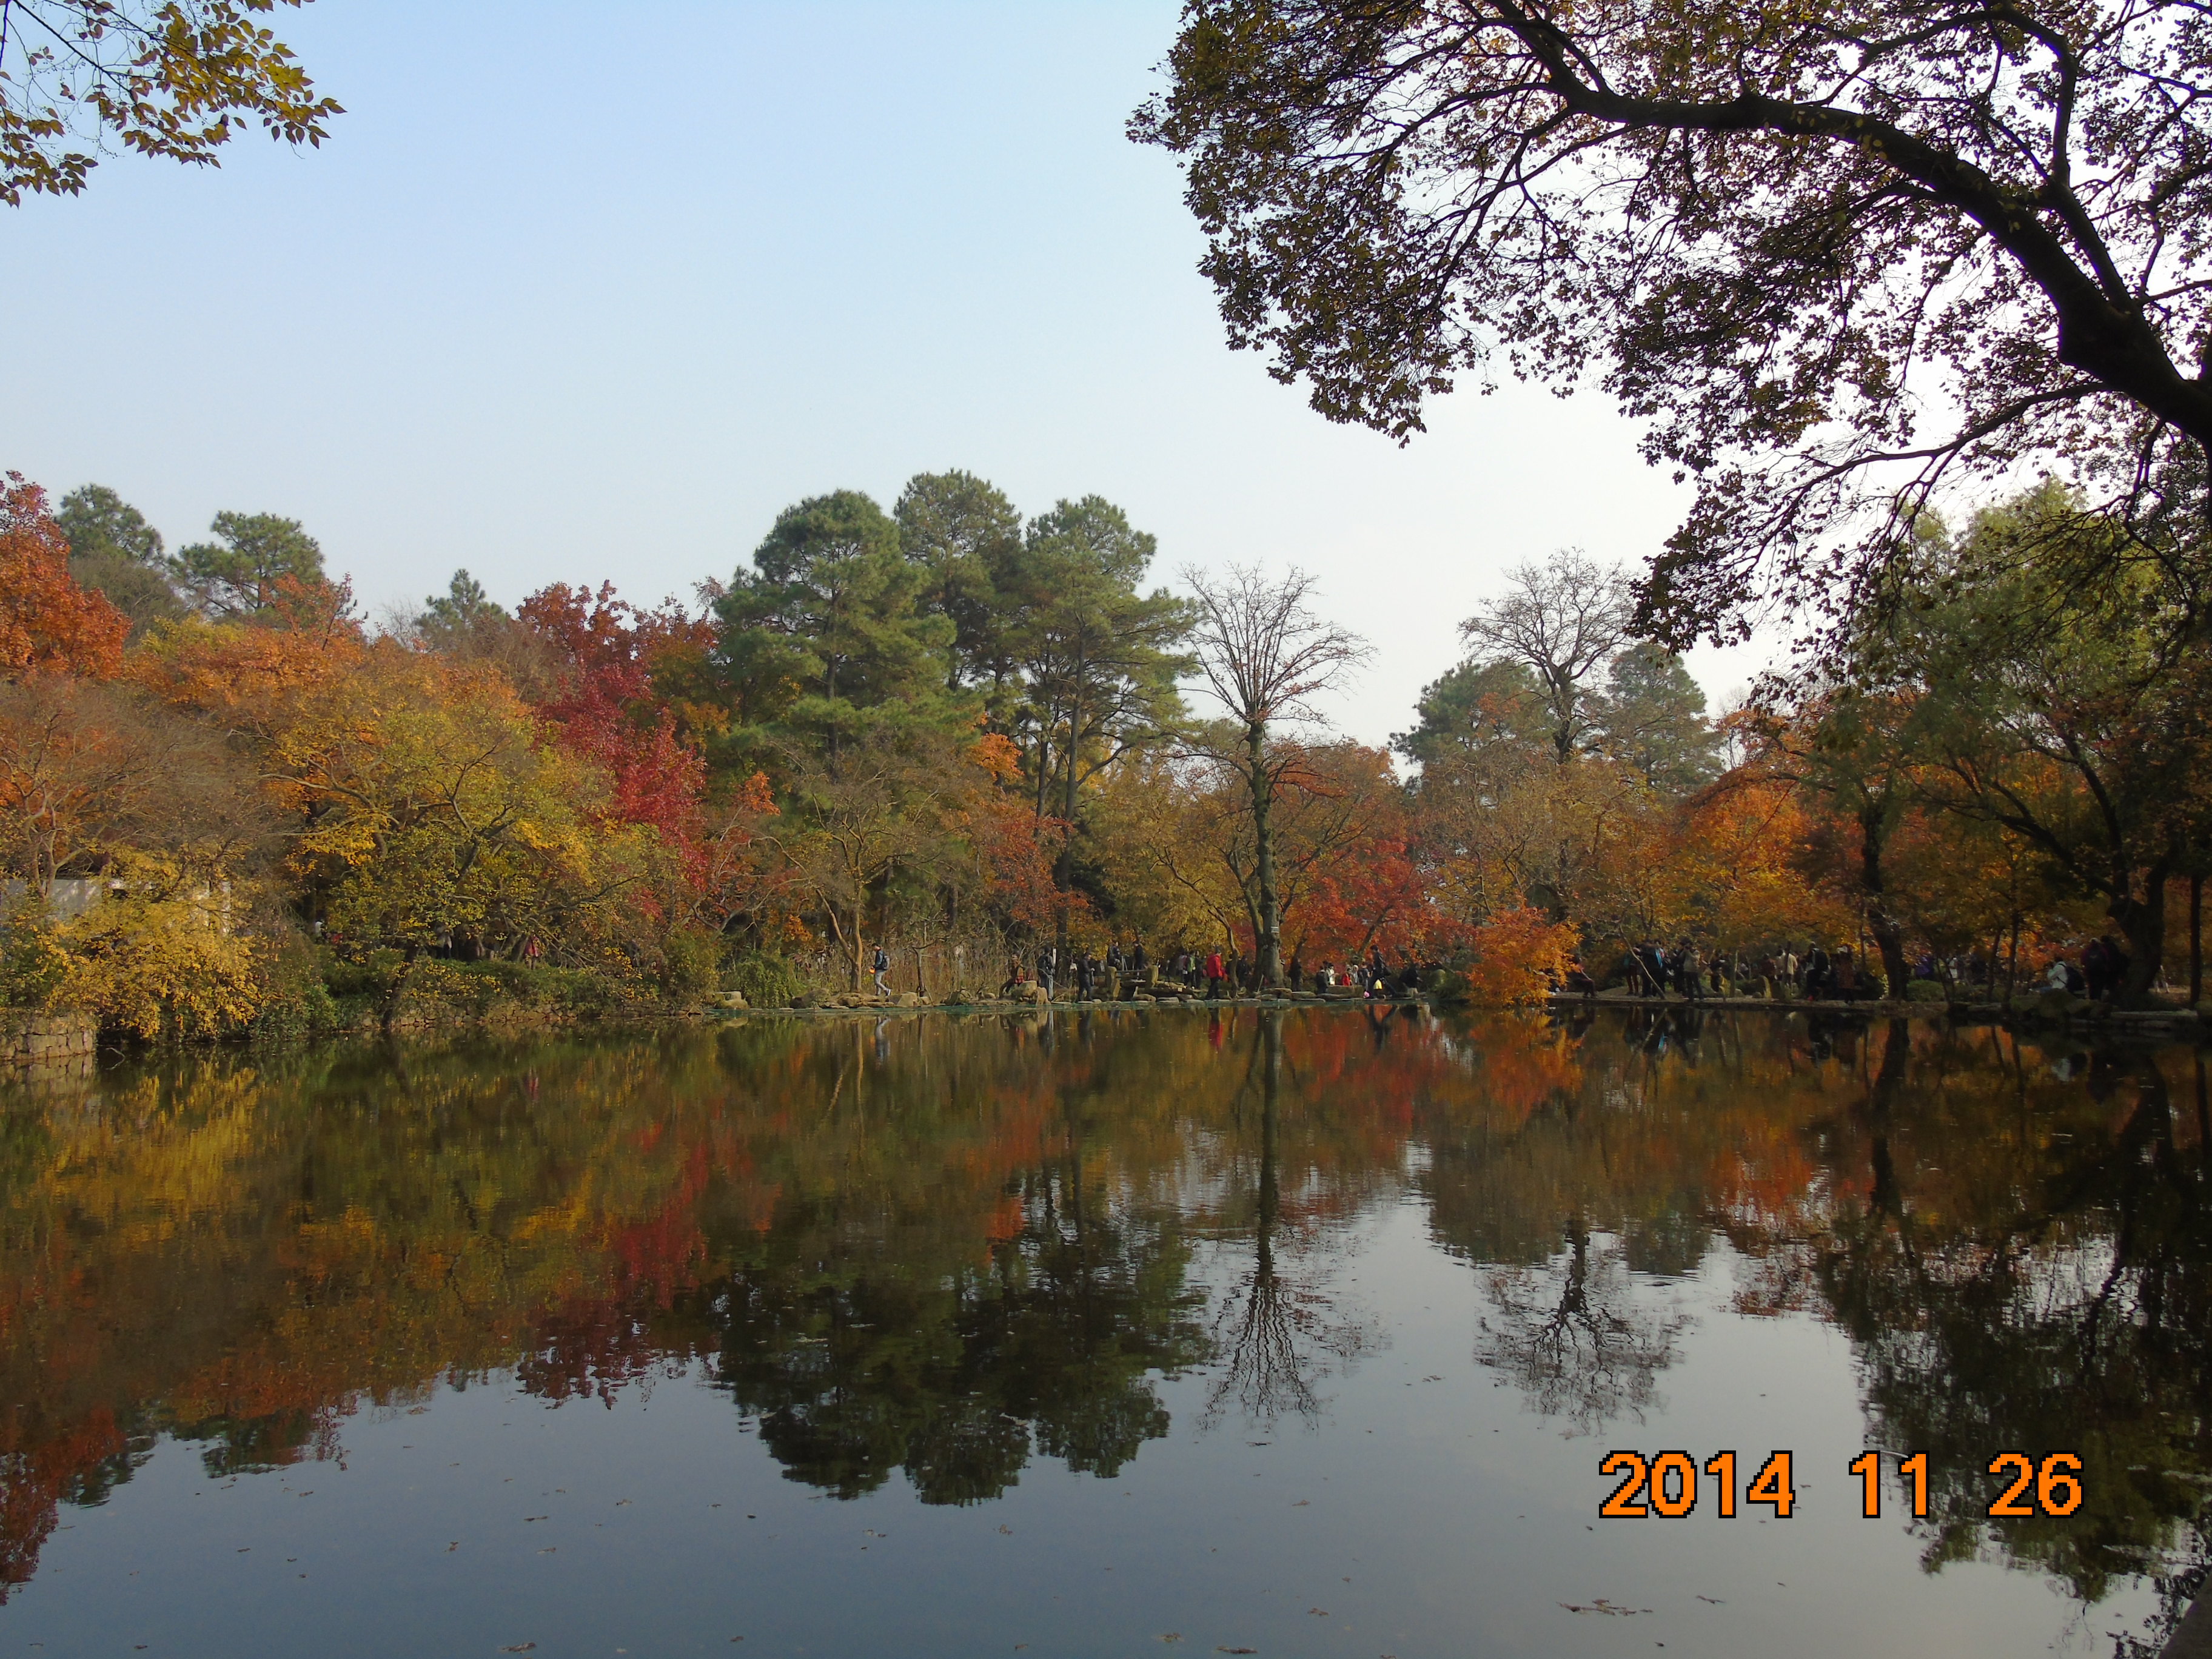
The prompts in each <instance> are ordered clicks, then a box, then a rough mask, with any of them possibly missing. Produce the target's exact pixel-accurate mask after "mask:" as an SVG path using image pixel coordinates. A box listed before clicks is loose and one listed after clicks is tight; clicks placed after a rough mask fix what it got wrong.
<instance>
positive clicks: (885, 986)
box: [873, 945, 891, 997]
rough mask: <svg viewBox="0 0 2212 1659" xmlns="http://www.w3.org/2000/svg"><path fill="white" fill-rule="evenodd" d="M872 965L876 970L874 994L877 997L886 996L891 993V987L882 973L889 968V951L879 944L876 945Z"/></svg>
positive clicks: (886, 972)
mask: <svg viewBox="0 0 2212 1659" xmlns="http://www.w3.org/2000/svg"><path fill="white" fill-rule="evenodd" d="M873 966H874V968H875V970H876V994H877V995H878V996H879V997H887V996H889V995H890V994H891V987H890V981H888V980H886V979H885V978H884V975H886V974H888V973H890V970H891V953H890V951H886V950H884V947H883V946H882V945H878V946H876V959H875V962H874V963H873Z"/></svg>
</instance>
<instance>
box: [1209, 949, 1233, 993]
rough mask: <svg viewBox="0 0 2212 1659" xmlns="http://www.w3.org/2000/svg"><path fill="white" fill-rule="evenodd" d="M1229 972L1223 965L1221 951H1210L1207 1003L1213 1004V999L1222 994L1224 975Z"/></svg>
mask: <svg viewBox="0 0 2212 1659" xmlns="http://www.w3.org/2000/svg"><path fill="white" fill-rule="evenodd" d="M1227 971H1228V969H1225V968H1224V967H1223V966H1222V965H1221V952H1220V951H1207V952H1206V1000H1207V1001H1209V1002H1211V1001H1212V1000H1213V999H1215V998H1216V997H1218V996H1219V995H1220V994H1221V979H1222V975H1224V974H1225V973H1226V972H1227Z"/></svg>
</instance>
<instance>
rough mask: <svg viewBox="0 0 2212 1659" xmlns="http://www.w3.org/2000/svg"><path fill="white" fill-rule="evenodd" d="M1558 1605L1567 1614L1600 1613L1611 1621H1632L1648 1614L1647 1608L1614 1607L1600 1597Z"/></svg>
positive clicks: (1564, 1602) (1648, 1609)
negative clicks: (1594, 1599) (1593, 1599)
mask: <svg viewBox="0 0 2212 1659" xmlns="http://www.w3.org/2000/svg"><path fill="white" fill-rule="evenodd" d="M1559 1605H1560V1606H1561V1607H1565V1609H1566V1610H1567V1611H1568V1612H1569V1613H1604V1614H1605V1615H1607V1617H1608V1618H1612V1619H1633V1618H1634V1617H1635V1616H1636V1615H1637V1614H1638V1613H1649V1612H1650V1611H1651V1609H1650V1608H1649V1607H1615V1606H1614V1605H1613V1603H1612V1602H1610V1601H1607V1600H1606V1599H1605V1597H1603V1596H1602V1595H1601V1596H1599V1597H1598V1598H1597V1600H1596V1601H1589V1602H1581V1601H1562V1602H1560V1603H1559Z"/></svg>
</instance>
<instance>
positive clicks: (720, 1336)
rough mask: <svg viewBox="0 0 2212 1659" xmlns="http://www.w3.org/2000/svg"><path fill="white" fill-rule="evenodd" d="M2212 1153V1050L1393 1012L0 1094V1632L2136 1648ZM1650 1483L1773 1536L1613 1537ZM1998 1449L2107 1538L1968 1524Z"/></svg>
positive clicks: (840, 1030) (50, 1648) (203, 1650)
mask: <svg viewBox="0 0 2212 1659" xmlns="http://www.w3.org/2000/svg"><path fill="white" fill-rule="evenodd" d="M2207 1112H2208V1109H2207V1102H2206V1085H2205V1073H2204V1069H2203V1060H2202V1057H2201V1056H2200V1055H2198V1054H2194V1053H2192V1052H2191V1051H2189V1050H2186V1049H2179V1048H2175V1049H2169V1050H2165V1051H2161V1052H2156V1053H2153V1052H2148V1051H2144V1052H2116V1053H2109V1054H2093V1053H2090V1052H2088V1051H2087V1050H2083V1049H2079V1048H2063V1047H2053V1048H2045V1049H2038V1048H2034V1047H2033V1046H2030V1045H2026V1044H2016V1043H2015V1042H2014V1041H2013V1040H2012V1039H2011V1038H2009V1037H2007V1036H1998V1035H1995V1034H1991V1033H1986V1032H1952V1031H1949V1030H1944V1029H1941V1028H1937V1027H1934V1026H1912V1027H1908V1026H1906V1025H1905V1024H1901V1023H1900V1024H1875V1025H1874V1026H1872V1027H1870V1028H1856V1027H1850V1026H1836V1027H1830V1028H1826V1029H1822V1028H1820V1027H1818V1026H1813V1025H1808V1024H1807V1023H1806V1022H1805V1021H1804V1020H1802V1019H1796V1020H1790V1021H1784V1020H1782V1019H1778V1018H1764V1017H1761V1018H1743V1019H1741V1020H1735V1021H1731V1020H1728V1019H1718V1018H1717V1019H1711V1020H1708V1021H1706V1022H1705V1024H1703V1025H1702V1026H1701V1027H1697V1028H1692V1027H1690V1026H1688V1025H1687V1024H1683V1023H1679V1022H1676V1023H1669V1022H1665V1021H1662V1022H1660V1023H1642V1024H1628V1023H1625V1022H1623V1021H1621V1020H1619V1019H1601V1020H1600V1021H1599V1022H1598V1023H1596V1024H1592V1025H1590V1026H1589V1027H1588V1028H1587V1029H1580V1030H1570V1029H1566V1028H1562V1027H1559V1026H1554V1025H1549V1024H1545V1023H1543V1022H1541V1021H1539V1020H1534V1019H1527V1020H1522V1019H1500V1020H1495V1021H1490V1022H1477V1023H1473V1024H1468V1023H1458V1022H1454V1021H1450V1020H1446V1021H1443V1022H1437V1021H1435V1020H1431V1019H1421V1018H1412V1017H1409V1016H1404V1015H1401V1016H1397V1017H1393V1018H1388V1019H1383V1018H1370V1017H1369V1016H1368V1015H1367V1014H1365V1013H1364V1012H1360V1011H1357V1010H1352V1011H1327V1012H1323V1011H1315V1012H1307V1013H1298V1014H1294V1015H1291V1016H1287V1017H1285V1016H1282V1015H1262V1014H1260V1013H1257V1012H1251V1011H1245V1012H1239V1013H1237V1014H1235V1015H1233V1016H1230V1015H1225V1016H1222V1017H1220V1018H1210V1017H1209V1016H1208V1015H1207V1014H1206V1013H1205V1012H1175V1013H1168V1014H1158V1015H1153V1016H1150V1017H1146V1018H1139V1017H1137V1016H1135V1015H1119V1016H1114V1015H1104V1014H1099V1015H1092V1016H1089V1017H1076V1018H1068V1017H1065V1016H1063V1017H1060V1018H1057V1019H1054V1020H1053V1021H1050V1022H1046V1021H1043V1020H1034V1021H1032V1020H1021V1021H1016V1020H1011V1019H999V1018H973V1019H967V1020H957V1019H952V1018H929V1019H909V1020H902V1021H890V1022H885V1023H884V1024H863V1023H850V1024H798V1023H795V1022H791V1023H769V1022H761V1023H757V1024H744V1025H732V1026H725V1027H719V1028H712V1029H707V1030H681V1031H671V1032H666V1033H658V1034H653V1035H647V1036H603V1037H592V1038H582V1039H572V1040H563V1041H559V1042H528V1043H492V1042H472V1043H468V1044H463V1045H458V1046H447V1047H421V1046H417V1047H410V1048H401V1049H397V1050H392V1049H381V1048H360V1049H356V1050H336V1051H326V1052H321V1053H317V1054H308V1055H301V1056H293V1057H283V1056H278V1057H270V1056H258V1057H252V1056H246V1055H240V1054H224V1055H216V1056H211V1057H196V1058H192V1059H188V1060H181V1061H171V1062H168V1063H166V1064H162V1065H156V1066H134V1067H124V1068H119V1069H108V1070H103V1071H101V1072H100V1073H98V1074H97V1075H96V1076H94V1077H90V1078H79V1079H64V1080H48V1081H45V1082H33V1083H28V1084H22V1083H17V1084H10V1085H5V1086H4V1087H0V1192H4V1211H0V1215H4V1231H0V1367H4V1369H0V1412H4V1418H0V1590H4V1592H5V1605H4V1606H0V1654H6V1653H18V1652H20V1653H27V1652H30V1651H33V1650H37V1651H40V1652H41V1653H43V1654H46V1655H64V1654H118V1655H129V1654H132V1653H136V1652H138V1651H141V1650H143V1651H144V1652H146V1653H148V1654H149V1655H154V1656H187V1655H218V1654H220V1655H226V1656H227V1655H236V1654H243V1653H285V1652H301V1653H313V1654H316V1655H322V1656H339V1655H354V1654H360V1655H377V1656H388V1655H393V1654H436V1655H447V1654H450V1655H461V1656H471V1655H482V1656H492V1655H495V1654H499V1653H501V1652H513V1651H526V1652H534V1653H536V1654H539V1655H542V1656H545V1659H564V1656H570V1655H578V1656H584V1655H589V1656H603V1655H614V1654H623V1653H629V1654H636V1655H653V1654H683V1653H729V1652H738V1653H743V1654H746V1655H762V1654H805V1655H842V1654H902V1655H905V1654H913V1655H933V1654H947V1655H951V1654H960V1655H969V1654H990V1653H1000V1654H1009V1655H1010V1654H1013V1653H1016V1652H1021V1653H1024V1654H1028V1655H1032V1656H1036V1659H1045V1656H1054V1655H1105V1654H1124V1655H1127V1654H1145V1653H1155V1652H1159V1651H1162V1650H1163V1649H1165V1650H1169V1651H1179V1652H1183V1653H1192V1654H1212V1653H1216V1652H1229V1653H1244V1652H1250V1653H1256V1654H1261V1655H1279V1656H1295V1655H1316V1656H1319V1655H1328V1656H1353V1659H1361V1656H1378V1655H1383V1656H1398V1659H1413V1656H1416V1655H1421V1656H1427V1655H1454V1656H1456V1655H1492V1654H1496V1655H1518V1654H1528V1655H1547V1656H1548V1655H1583V1654H1588V1655H1629V1654H1633V1655H1646V1656H1648V1655H1652V1654H1656V1653H1657V1652H1658V1651H1659V1650H1661V1649H1662V1647H1663V1648H1664V1649H1666V1650H1668V1653H1669V1656H1670V1659H1671V1656H1672V1655H1673V1654H1676V1653H1680V1654H1696V1655H1770V1654H1774V1653H1779V1652H1790V1653H1794V1654H1807V1655H1826V1654H1834V1655H1844V1654H1854V1655H1856V1654H1864V1653H1868V1652H1923V1653H1931V1654H1940V1655H1945V1656H1966V1655H1978V1654H1990V1655H1999V1654H2002V1655H2027V1654H2035V1653H2039V1652H2043V1651H2045V1650H2057V1651H2060V1652H2066V1653H2096V1654H2106V1653H2115V1652H2118V1653H2122V1654H2129V1653H2135V1652H2138V1651H2142V1650H2148V1649H2154V1647H2155V1645H2156V1643H2157V1642H2158V1640H2159V1639H2160V1636H2161V1634H2162V1632H2163V1631H2164V1630H2165V1628H2166V1626H2167V1624H2168V1623H2169V1622H2170V1620H2172V1618H2173V1617H2174V1616H2175V1613H2176V1611H2177V1610H2178V1608H2179V1607H2180V1606H2182V1605H2184V1604H2185V1602H2186V1600H2187V1598H2188V1596H2189V1595H2190V1594H2191V1592H2192V1591H2193V1589H2194V1588H2195V1586H2196V1583H2197V1580H2198V1579H2199V1578H2200V1577H2202V1576H2203V1571H2204V1565H2205V1562H2206V1560H2207V1559H2208V1550H2207V1546H2206V1544H2205V1542H2204V1539H2203V1534H2202V1533H2201V1532H2200V1530H2199V1523H2198V1514H2199V1510H2200V1506H2201V1504H2203V1501H2204V1499H2205V1498H2206V1494H2207V1492H2208V1490H2212V1444H2208V1429H2209V1428H2212V1413H2208V1411H2207V1397H2206V1396H2207V1383H2208V1377H2212V1367H2208V1343H2212V1249H2208V1243H2212V1227H2208V1225H2207V1223H2208V1199H2209V1198H2212V1194H2208V1191H2207V1186H2206V1179H2207V1170H2206V1166H2205V1162H2204V1146H2205V1140H2206V1127H2207ZM1869 1447H1874V1448H1881V1449H1887V1450H1888V1451H1889V1452H1891V1453H1897V1454H1901V1453H1905V1452H1910V1451H1914V1450H1921V1449H1925V1450H1926V1451H1927V1452H1928V1453H1929V1470H1930V1477H1931V1478H1930V1480H1929V1492H1928V1498H1929V1515H1928V1516H1927V1517H1926V1518H1925V1519H1915V1518H1914V1517H1913V1516H1911V1512H1910V1505H1909V1498H1908V1493H1907V1491H1906V1489H1905V1487H1904V1486H1901V1485H1899V1482H1898V1480H1897V1479H1896V1477H1895V1474H1894V1469H1895V1463H1896V1459H1895V1457H1894V1456H1891V1457H1889V1458H1888V1459H1887V1462H1886V1463H1885V1469H1886V1470H1887V1471H1888V1473H1887V1474H1886V1476H1885V1480H1884V1490H1883V1492H1882V1513H1881V1516H1880V1517H1879V1518H1876V1519H1871V1520H1869V1519H1865V1518H1863V1517H1862V1516H1861V1514H1860V1507H1861V1502H1862V1489H1861V1482H1860V1480H1859V1479H1858V1477H1857V1476H1856V1475H1853V1474H1850V1473H1849V1472H1848V1469H1847V1466H1848V1465H1849V1464H1850V1462H1851V1460H1852V1459H1853V1458H1854V1457H1856V1456H1857V1455H1859V1453H1860V1452H1861V1451H1862V1450H1863V1449H1867V1448H1869ZM1614 1449H1636V1450H1638V1451H1640V1452H1641V1453H1643V1454H1644V1455H1646V1456H1650V1455H1656V1453H1658V1452H1660V1451H1663V1450H1670V1449H1680V1450H1682V1451H1685V1452H1687V1453H1689V1454H1690V1455H1692V1457H1694V1458H1695V1459H1696V1460H1698V1461H1699V1462H1703V1461H1704V1460H1705V1459H1706V1458H1708V1457H1711V1456H1712V1455H1714V1454H1715V1453H1717V1452H1719V1451H1723V1450H1733V1451H1735V1453H1736V1454H1737V1469H1738V1473H1737V1476H1736V1483H1735V1484H1736V1487H1737V1489H1738V1493H1739V1508H1738V1513H1737V1515H1736V1516H1735V1518H1732V1519H1729V1518H1723V1517H1722V1516H1719V1515H1718V1514H1717V1512H1716V1510H1717V1503H1716V1500H1715V1497H1714V1493H1713V1490H1712V1489H1713V1486H1714V1485H1715V1482H1714V1481H1713V1480H1711V1479H1710V1478H1707V1479H1705V1480H1703V1481H1702V1482H1701V1485H1702V1486H1703V1488H1704V1491H1703V1495H1702V1496H1701V1498H1700V1501H1699V1504H1698V1507H1697V1509H1696V1510H1695V1511H1694V1512H1693V1513H1692V1514H1690V1515H1688V1516H1684V1517H1682V1518H1679V1519H1669V1518H1664V1517H1661V1516H1649V1517H1647V1518H1644V1519H1640V1520H1611V1519H1603V1518H1601V1516H1600V1515H1599V1508H1600V1505H1601V1503H1602V1502H1603V1501H1604V1499H1605V1497H1606V1495H1607V1492H1608V1491H1610V1490H1611V1488H1612V1487H1613V1485H1614V1484H1615V1482H1614V1481H1613V1480H1610V1479H1607V1478H1605V1477H1603V1476H1601V1474H1600V1472H1599V1465H1600V1462H1601V1460H1602V1459H1603V1458H1604V1457H1605V1455H1607V1453H1608V1452H1610V1451H1613V1450H1614ZM1784 1449H1786V1450H1788V1451H1790V1453H1791V1454H1792V1464H1791V1467H1792V1471H1793V1475H1794V1480H1793V1485H1794V1488H1795V1494H1796V1504H1795V1508H1794V1512H1793V1513H1792V1514H1791V1515H1790V1516H1788V1517H1787V1518H1786V1519H1785V1518H1782V1517H1780V1516H1777V1515H1776V1514H1775V1513H1774V1511H1773V1509H1772V1507H1771V1506H1762V1505H1756V1504H1745V1503H1743V1502H1742V1501H1741V1488H1742V1487H1743V1486H1745V1485H1746V1484H1747V1482H1748V1481H1749V1480H1750V1479H1751V1477H1752V1475H1753V1474H1754V1473H1755V1472H1756V1470H1757V1469H1758V1468H1759V1465H1760V1464H1761V1463H1762V1462H1764V1461H1765V1458H1766V1457H1767V1455H1769V1454H1770V1453H1771V1452H1773V1451H1777V1450H1784ZM2013 1449H2017V1450H2020V1451H2022V1452H2024V1453H2026V1454H2027V1455H2029V1456H2030V1457H2031V1458H2033V1459H2036V1460H2040V1459H2041V1458H2043V1457H2044V1456H2045V1455H2048V1454H2049V1453H2051V1452H2052V1451H2054V1450H2068V1451H2073V1452H2075V1453H2078V1454H2079V1455H2080V1457H2081V1462H2082V1467H2083V1475H2082V1480H2083V1486H2084V1489H2085V1496H2084V1497H2083V1498H2082V1501H2081V1504H2080V1505H2079V1507H2078V1508H2077V1509H2075V1510H2074V1512H2073V1513H2071V1514H2070V1515H2068V1516H2064V1517H2063V1518H2054V1517H2051V1516H2039V1515H2031V1516H2027V1517H2026V1518H2017V1519H1997V1520H1992V1519H1990V1517H1989V1516H1988V1513H1987V1510H1988V1508H1989V1505H1990V1501H1991V1500H1992V1499H1993V1498H1996V1497H1997V1496H1998V1494H1999V1493H2000V1492H2001V1491H2002V1488H2003V1486H2005V1485H2006V1484H2007V1483H2006V1482H2005V1481H2002V1480H1996V1479H1993V1478H1992V1477H1991V1476H1990V1475H1989V1474H1987V1473H1986V1468H1987V1465H1988V1463H1989V1461H1990V1458H1991V1457H1992V1456H1994V1455H1996V1453H1998V1452H2000V1451H2004V1450H2013ZM2062 1495H2063V1494H2062ZM2031 1501H2032V1494H2031ZM740 1642H741V1645H738V1644H740ZM533 1644H534V1645H533Z"/></svg>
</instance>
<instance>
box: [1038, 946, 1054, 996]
mask: <svg viewBox="0 0 2212 1659" xmlns="http://www.w3.org/2000/svg"><path fill="white" fill-rule="evenodd" d="M1052 969H1053V956H1052V946H1050V945H1046V946H1045V947H1044V949H1042V951H1038V952H1037V983H1038V984H1039V985H1042V987H1044V1000H1046V1001H1047V1002H1050V1001H1051V1000H1052Z"/></svg>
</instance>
